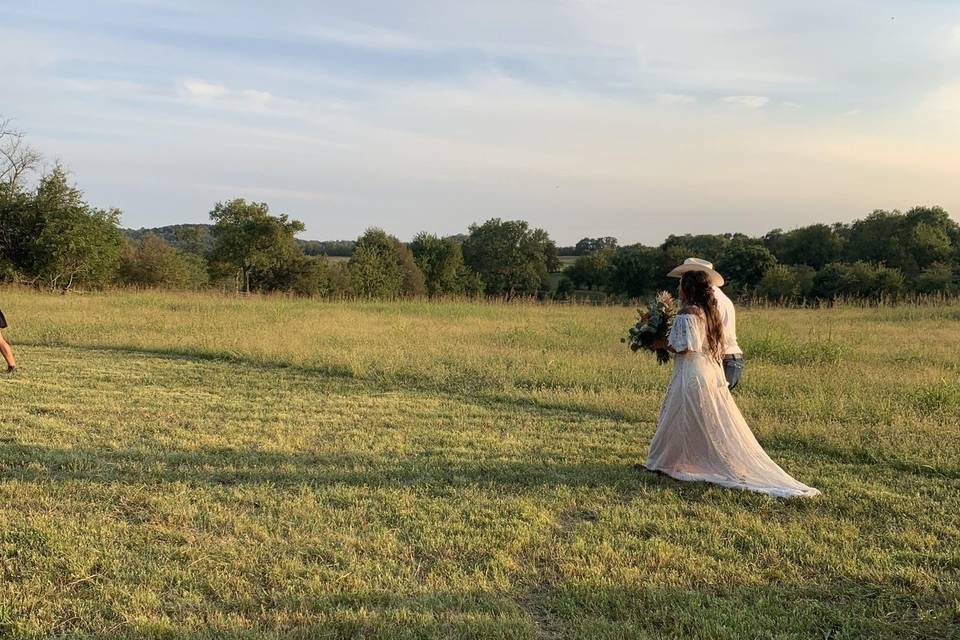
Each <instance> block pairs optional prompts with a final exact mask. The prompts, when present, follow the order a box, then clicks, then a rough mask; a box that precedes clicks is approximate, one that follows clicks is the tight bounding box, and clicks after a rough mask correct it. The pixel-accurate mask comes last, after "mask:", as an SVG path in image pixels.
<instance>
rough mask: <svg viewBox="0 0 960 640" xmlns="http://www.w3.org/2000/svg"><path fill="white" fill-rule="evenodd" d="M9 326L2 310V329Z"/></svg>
mask: <svg viewBox="0 0 960 640" xmlns="http://www.w3.org/2000/svg"><path fill="white" fill-rule="evenodd" d="M6 328H7V319H6V318H4V317H3V311H0V329H6Z"/></svg>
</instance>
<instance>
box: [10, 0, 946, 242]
mask: <svg viewBox="0 0 960 640" xmlns="http://www.w3.org/2000/svg"><path fill="white" fill-rule="evenodd" d="M3 4H4V5H5V6H4V7H3V8H2V14H3V18H4V19H3V21H2V22H0V56H2V59H3V60H4V61H5V63H6V64H5V65H4V81H3V83H2V85H0V114H3V115H4V116H7V117H12V118H14V119H15V122H16V124H17V125H18V127H19V128H21V129H23V130H25V131H26V132H27V133H28V135H29V139H30V141H31V143H32V144H33V145H34V146H35V147H37V148H38V149H39V150H40V151H41V152H43V153H44V155H45V156H46V157H47V158H48V159H50V160H51V161H52V160H60V161H62V162H63V163H64V164H65V165H66V166H68V167H69V168H70V169H71V170H72V172H73V175H74V177H75V179H76V181H77V182H78V184H79V185H80V186H81V187H82V188H83V189H84V190H85V191H86V193H87V196H88V199H89V200H90V201H91V202H92V203H94V204H96V205H97V206H103V207H107V206H115V207H119V208H120V209H122V210H123V212H124V216H123V222H124V224H125V225H126V226H130V227H140V226H156V225H161V224H171V223H178V222H199V221H205V220H206V219H207V212H208V211H209V210H210V209H211V207H212V206H213V204H214V203H215V202H216V201H218V200H224V199H228V198H233V197H245V198H248V199H253V200H258V201H259V200H262V201H266V202H268V203H270V205H271V208H272V209H273V210H274V211H276V212H283V213H288V214H290V215H291V216H294V217H296V218H299V219H301V220H303V221H304V222H305V223H306V226H307V231H306V233H304V234H303V235H304V237H309V238H324V239H332V238H352V237H355V236H357V235H358V234H359V233H361V232H362V231H363V230H364V229H365V228H367V227H369V226H380V227H383V228H384V229H386V230H388V231H389V232H391V233H394V234H396V235H398V236H399V237H401V238H403V239H409V238H410V237H411V236H412V235H413V234H414V233H416V232H417V231H420V230H430V231H434V232H438V233H444V234H446V233H458V232H463V231H464V230H465V229H466V227H467V226H468V225H469V224H470V223H471V222H475V221H482V220H485V219H487V218H490V217H495V216H499V217H504V218H523V219H526V220H529V221H530V222H531V223H532V224H535V225H537V226H543V227H544V228H546V229H547V230H548V231H550V233H551V234H552V235H553V237H554V238H555V239H557V240H558V241H559V242H561V243H572V242H574V241H576V240H577V239H579V238H580V237H583V236H587V235H589V236H595V235H614V236H617V237H619V238H620V239H621V241H623V242H637V241H641V242H646V243H655V242H659V241H660V240H662V239H663V238H664V237H665V236H666V235H667V234H669V233H686V232H690V233H698V232H718V231H743V232H746V233H751V234H756V233H762V232H765V231H767V230H769V229H771V228H773V227H783V228H790V227H793V226H797V225H801V224H806V223H810V222H815V221H830V222H832V221H836V220H844V221H848V220H852V219H855V218H858V217H862V216H864V215H866V214H867V213H869V212H870V211H871V210H873V209H875V208H907V207H910V206H913V205H915V204H940V205H942V206H944V207H946V208H947V209H948V210H950V211H951V212H952V213H953V214H954V216H955V217H958V216H960V186H958V185H960V3H958V2H953V1H951V2H930V1H911V2H884V1H882V0H880V1H869V2H868V1H863V2H857V1H850V2H824V1H819V0H808V1H805V2H769V1H748V0H742V1H736V2H722V3H720V2H709V1H697V2H693V1H688V2H669V3H664V2H642V1H638V0H633V1H629V0H623V1H621V0H557V1H555V2H546V1H529V0H528V1H525V0H512V1H509V2H508V1H502V0H487V1H485V2H450V1H449V0H406V1H405V2H402V3H400V2H390V3H388V2H364V1H354V2H284V1H282V0H278V1H275V2H272V3H265V2H249V1H245V0H236V1H232V2H204V1H203V0H193V1H191V2H182V1H180V0H171V1H169V2H162V1H160V0H131V1H128V2H101V1H97V0H92V1H85V2H82V3H80V2H66V1H64V2H56V1H51V2H32V3H8V2H4V3H3Z"/></svg>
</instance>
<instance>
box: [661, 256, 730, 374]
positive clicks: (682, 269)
mask: <svg viewBox="0 0 960 640" xmlns="http://www.w3.org/2000/svg"><path fill="white" fill-rule="evenodd" d="M688 271H704V272H706V274H707V276H708V277H709V280H710V284H711V285H713V297H714V298H716V299H717V308H718V309H719V311H720V320H721V321H722V322H723V342H724V345H723V374H724V375H725V376H726V377H727V386H728V387H730V390H731V391H733V390H734V389H735V388H736V387H737V385H738V384H740V375H741V374H742V373H743V351H742V350H741V349H740V345H738V344H737V311H736V309H734V308H733V301H731V300H730V298H728V297H727V294H725V293H724V292H723V291H721V290H720V287H722V286H723V276H721V275H720V274H719V273H717V272H716V271H714V269H713V264H712V263H710V262H707V261H706V260H701V259H700V258H687V259H686V260H684V261H683V264H681V265H680V266H679V267H677V268H676V269H674V270H673V271H671V272H670V273H668V274H667V275H668V276H669V277H671V278H679V277H680V276H682V275H683V274H685V273H686V272H688Z"/></svg>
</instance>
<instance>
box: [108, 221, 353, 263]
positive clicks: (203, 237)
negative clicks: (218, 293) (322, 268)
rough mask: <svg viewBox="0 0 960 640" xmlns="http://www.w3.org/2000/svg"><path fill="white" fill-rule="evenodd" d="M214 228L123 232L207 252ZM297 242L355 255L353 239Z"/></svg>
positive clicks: (313, 250)
mask: <svg viewBox="0 0 960 640" xmlns="http://www.w3.org/2000/svg"><path fill="white" fill-rule="evenodd" d="M212 228H213V225H211V224H170V225H166V226H164V227H150V228H140V229H123V233H124V235H126V236H127V237H128V238H130V239H131V240H135V241H139V240H143V238H145V237H146V236H148V235H150V234H153V235H156V236H159V237H160V238H163V239H164V240H166V241H167V242H168V243H170V244H171V245H173V246H174V247H176V248H177V249H179V250H180V251H189V252H192V253H205V252H206V251H207V250H209V249H210V247H211V246H213V236H212V235H211V233H210V231H211V229H212ZM297 243H298V244H299V245H300V246H301V247H303V252H304V253H305V254H307V255H308V256H321V255H327V256H341V257H349V256H351V255H353V247H354V245H356V242H354V241H353V240H300V239H299V238H298V239H297Z"/></svg>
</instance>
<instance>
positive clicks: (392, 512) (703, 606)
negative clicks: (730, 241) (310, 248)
mask: <svg viewBox="0 0 960 640" xmlns="http://www.w3.org/2000/svg"><path fill="white" fill-rule="evenodd" d="M0 307H2V309H3V311H4V312H5V313H6V314H7V318H8V320H9V321H10V324H11V327H10V329H9V330H7V331H6V335H7V337H8V338H9V339H10V341H11V343H12V344H13V346H14V349H15V351H16V353H17V356H18V359H19V361H20V365H21V369H22V371H21V373H19V374H18V375H16V376H13V377H0V403H2V414H0V415H2V418H0V636H2V637H5V638H48V637H62V638H94V637H96V638H167V639H171V640H181V639H187V638H191V639H192V638H231V639H232V638H260V637H266V638H284V639H286V638H384V639H387V638H389V639H395V638H531V639H535V638H609V639H613V638H797V639H800V638H829V639H839V638H890V639H894V638H897V639H901V638H951V637H953V638H957V637H960V635H958V631H957V629H958V625H960V349H958V345H960V304H942V305H937V306H933V305H931V306H907V305H904V306H897V307H883V308H859V307H838V308H833V309H822V310H810V309H807V310H785V309H748V310H742V311H741V314H740V317H739V319H738V324H739V333H740V334H741V336H742V340H741V344H742V345H743V346H744V348H745V350H746V351H747V358H748V360H747V366H746V369H745V374H744V379H743V383H742V384H741V387H740V388H739V389H738V391H737V394H736V398H737V401H738V403H739V404H740V406H741V408H742V410H743V412H744V414H745V415H746V417H747V420H748V421H749V423H750V425H751V427H752V428H753V430H754V432H755V433H756V434H757V437H758V439H759V440H760V442H761V443H762V444H763V446H764V447H765V448H766V450H767V451H768V453H770V455H771V456H772V457H773V458H774V459H775V460H776V461H777V462H778V463H779V464H781V466H783V467H784V468H785V469H786V470H787V471H788V472H790V473H791V474H792V475H794V476H795V477H796V478H797V479H799V480H801V481H802V482H805V483H808V484H811V485H813V486H815V487H817V488H819V489H820V490H821V491H822V492H823V494H824V495H823V496H822V497H820V498H816V499H812V500H789V501H788V500H779V499H774V498H770V497H766V496H763V495H757V494H750V493H745V492H739V491H732V490H726V489H720V488H715V487H711V486H708V485H704V484H680V483H677V482H675V481H672V480H670V479H667V478H663V477H659V476H654V475H652V474H648V473H644V472H642V471H638V470H637V469H635V468H634V466H633V465H634V464H635V463H638V462H642V461H643V460H644V458H645V455H646V450H647V444H648V442H649V439H650V437H651V436H652V435H653V432H654V427H655V421H656V416H657V408H658V403H659V400H660V397H661V394H662V392H663V391H664V388H665V385H666V381H667V378H668V376H669V367H657V366H656V364H655V362H654V359H653V358H652V357H647V356H645V355H637V354H633V353H631V352H630V351H629V350H628V349H627V348H626V346H625V345H623V344H621V343H620V337H621V336H623V335H625V333H626V329H627V327H628V326H629V325H630V324H632V323H633V321H634V317H635V312H634V309H632V308H629V307H590V306H562V305H535V304H514V305H507V304H495V303H483V302H447V303H430V302H421V301H412V302H411V301H408V302H343V303H333V302H319V301H311V300H296V299H289V298H281V297H265V298H258V297H254V298H250V299H239V298H232V297H222V296H215V295H204V294H187V293H104V294H92V295H82V296H80V295H76V296H74V295H69V296H61V295H51V294H39V293H35V292H31V291H27V290H22V289H8V290H2V291H0Z"/></svg>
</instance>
